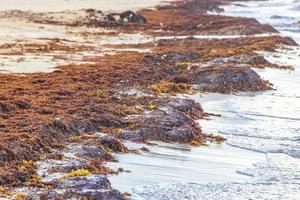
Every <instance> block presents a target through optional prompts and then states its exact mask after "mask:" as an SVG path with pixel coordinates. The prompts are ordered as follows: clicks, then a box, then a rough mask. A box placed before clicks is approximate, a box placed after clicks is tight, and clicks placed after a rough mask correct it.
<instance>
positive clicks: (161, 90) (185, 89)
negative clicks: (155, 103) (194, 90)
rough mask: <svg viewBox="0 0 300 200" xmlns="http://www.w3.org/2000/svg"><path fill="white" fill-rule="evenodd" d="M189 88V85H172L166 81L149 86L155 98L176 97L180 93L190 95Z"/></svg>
mask: <svg viewBox="0 0 300 200" xmlns="http://www.w3.org/2000/svg"><path fill="white" fill-rule="evenodd" d="M190 88H191V87H190V85H189V84H186V83H172V82H167V81H160V82H159V83H157V84H154V85H151V86H150V90H151V91H152V92H153V93H154V94H155V95H156V96H159V95H161V94H171V95H176V94H180V93H190V92H191V90H190Z"/></svg>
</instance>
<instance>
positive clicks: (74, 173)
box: [61, 169, 92, 179]
mask: <svg viewBox="0 0 300 200" xmlns="http://www.w3.org/2000/svg"><path fill="white" fill-rule="evenodd" d="M91 174H92V173H91V172H90V171H89V170H87V169H77V170H72V171H71V172H70V173H67V174H65V175H63V176H62V177H61V179H68V178H71V177H80V176H89V175H91Z"/></svg>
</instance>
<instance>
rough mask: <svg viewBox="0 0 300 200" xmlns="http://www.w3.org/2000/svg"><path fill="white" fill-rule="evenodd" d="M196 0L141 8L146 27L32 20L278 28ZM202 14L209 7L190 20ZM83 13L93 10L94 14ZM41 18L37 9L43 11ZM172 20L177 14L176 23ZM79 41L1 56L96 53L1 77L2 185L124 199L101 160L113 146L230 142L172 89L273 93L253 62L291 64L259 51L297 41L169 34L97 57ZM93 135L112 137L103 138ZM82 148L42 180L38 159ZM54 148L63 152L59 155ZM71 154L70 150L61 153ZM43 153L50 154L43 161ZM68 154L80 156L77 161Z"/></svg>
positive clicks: (173, 30) (189, 29) (179, 28)
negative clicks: (209, 129) (211, 131)
mask: <svg viewBox="0 0 300 200" xmlns="http://www.w3.org/2000/svg"><path fill="white" fill-rule="evenodd" d="M189 3H191V4H189ZM194 3H195V4H194ZM198 3H199V1H192V2H188V3H180V2H179V3H176V4H173V5H172V6H161V7H158V8H157V9H156V10H152V9H151V10H147V9H146V10H140V11H138V12H137V15H140V16H143V17H144V18H146V19H147V23H146V24H144V23H142V24H140V23H136V22H132V23H127V22H118V21H114V22H113V23H112V22H111V21H110V22H109V23H107V21H104V22H103V21H92V22H91V21H86V22H85V21H84V23H83V24H78V23H77V22H75V25H74V24H72V23H71V25H70V24H68V22H67V23H66V22H61V21H49V20H48V19H51V18H48V16H47V14H46V15H45V19H43V20H42V21H34V22H33V23H38V24H41V25H42V24H45V23H46V24H48V23H49V24H55V26H58V27H60V26H63V27H64V26H71V27H73V28H75V29H76V28H77V27H79V28H80V27H82V26H89V25H91V26H92V27H95V26H99V25H100V27H104V28H108V27H109V28H110V29H113V30H114V31H116V32H117V33H120V32H125V33H129V34H131V33H134V32H139V33H143V34H146V35H150V36H157V35H160V36H169V35H198V34H219V35H230V34H233V33H234V34H239V35H242V34H248V35H253V34H260V33H269V32H276V31H275V29H273V28H272V27H270V26H266V25H261V24H259V23H258V22H257V21H256V20H253V19H245V18H240V17H238V18H235V17H225V18H224V17H222V16H211V15H206V14H204V13H205V9H207V10H209V9H211V8H212V9H217V8H218V7H215V6H216V4H218V3H220V2H219V1H216V2H213V3H211V4H210V3H208V2H206V4H205V3H203V2H202V1H200V3H199V4H198ZM195 5H196V7H195ZM210 6H212V7H210ZM191 8H192V9H191ZM195 8H196V9H195ZM203 8H204V10H203ZM199 11H202V13H201V12H200V13H201V14H197V15H195V16H193V17H191V15H193V14H195V12H197V13H198V12H199ZM85 12H87V13H88V16H90V15H92V16H94V15H95V13H96V11H85ZM25 14H26V13H25ZM22 15H24V13H23V14H22ZM39 16H40V15H39V14H38V15H37V17H39ZM17 17H18V16H17ZM170 18H176V19H178V20H176V21H172V23H169V19H170ZM220 18H221V19H220ZM101 20H102V19H101ZM105 20H106V19H105ZM200 22H201V23H200ZM199 23H200V24H201V26H199ZM161 24H162V25H161ZM97 34H99V33H97ZM102 34H103V33H102ZM100 35H101V33H100ZM105 35H106V34H105ZM98 36H99V35H98ZM93 37H94V35H92V38H93ZM91 40H92V39H91ZM21 43H22V42H21ZM71 44H72V45H70V44H69V43H68V41H67V42H66V41H64V40H63V39H58V38H55V39H46V42H45V43H43V44H40V43H38V42H31V41H30V40H29V43H24V44H23V45H22V49H21V50H22V51H20V49H18V48H16V49H13V48H12V44H10V45H7V44H6V47H7V49H8V51H7V52H4V53H3V54H4V55H7V56H9V55H26V54H27V53H33V54H36V53H42V54H43V53H52V52H54V51H63V52H66V53H67V54H70V53H71V54H76V53H78V52H81V53H85V52H93V51H94V52H95V53H94V54H92V56H86V57H84V56H83V57H82V60H81V61H82V62H83V63H84V64H77V65H76V64H68V65H65V66H60V67H59V68H58V69H57V70H55V71H54V72H52V73H46V74H45V73H33V74H26V75H25V76H16V75H14V74H1V75H0V80H1V82H2V83H1V86H0V92H1V93H0V94H1V95H0V97H1V102H0V114H1V121H0V122H1V126H0V127H1V134H2V135H3V136H2V135H1V136H2V137H1V143H2V146H1V160H0V161H1V166H0V170H1V172H5V173H1V177H0V183H1V185H3V186H5V187H6V186H13V187H15V186H25V187H26V186H30V187H33V188H35V189H34V190H32V193H30V191H29V194H28V195H29V196H30V195H43V196H45V195H46V196H47V195H50V196H49V197H50V199H51V198H53V197H54V196H53V195H58V196H60V195H67V196H68V195H69V196H71V197H83V196H89V197H91V198H96V197H97V195H98V197H99V195H100V196H101V195H102V197H103V199H105V198H110V196H111V195H116V198H119V199H122V198H125V197H124V196H122V194H120V193H119V192H118V191H116V190H113V189H112V188H111V186H110V184H109V181H108V180H107V179H106V177H105V176H102V175H103V174H104V175H106V174H108V173H116V172H114V171H111V170H110V169H108V168H106V167H104V165H103V164H104V163H105V162H107V161H111V160H114V158H113V157H112V156H111V154H110V153H111V152H122V153H128V152H130V151H129V150H128V149H127V148H126V147H125V146H124V145H123V144H122V141H123V140H133V141H138V142H142V143H147V142H148V140H158V141H165V142H180V143H187V144H191V145H200V146H201V145H205V142H206V141H214V142H221V141H223V140H224V138H222V137H218V136H211V135H206V134H205V133H203V132H202V130H201V127H200V126H199V125H198V124H197V123H196V122H195V120H197V119H201V118H207V117H208V116H207V113H205V112H204V111H203V109H202V108H201V105H200V104H198V103H196V102H195V101H193V100H189V99H185V100H182V99H181V100H180V99H176V98H174V95H176V94H179V93H193V92H219V93H229V94H232V93H236V92H241V91H263V90H269V89H271V88H272V85H271V84H270V83H269V82H268V81H266V80H263V79H261V78H260V76H259V75H258V74H257V73H256V72H254V71H253V70H252V69H251V68H250V67H257V68H264V67H273V68H286V67H284V66H278V65H274V64H271V63H269V62H268V61H266V60H265V59H264V58H263V57H262V56H260V55H258V54H257V53H256V51H271V52H272V51H275V50H276V48H279V47H280V45H296V43H294V41H293V40H292V39H289V38H284V37H281V36H270V37H267V36H266V37H246V38H243V39H241V38H230V39H197V38H193V37H191V38H181V39H178V38H177V39H176V38H175V39H169V40H163V39H162V40H158V41H154V42H146V43H144V44H139V43H137V44H117V45H105V47H106V48H112V49H113V48H115V52H116V55H114V54H112V55H102V56H96V54H98V53H99V52H101V50H99V49H95V48H94V46H93V45H92V46H90V45H87V44H77V43H76V41H71ZM130 48H131V49H141V50H143V49H146V48H149V49H151V50H150V52H146V53H143V52H124V51H122V49H125V50H126V49H130ZM120 50H121V51H120ZM116 58H117V59H116ZM63 59H65V58H63ZM216 65H217V66H216ZM286 69H290V68H286ZM211 80H213V81H211ZM128 91H131V93H128ZM24 119H26V120H24ZM95 132H101V133H105V134H107V135H100V136H99V135H95V134H94V133H95ZM74 144H76V145H80V146H82V148H79V149H75V150H76V152H75V154H74V155H75V158H76V159H77V157H78V155H80V157H81V158H80V159H79V160H78V161H79V162H78V163H75V164H74V163H68V164H71V165H70V166H68V167H62V169H60V168H59V165H58V166H56V165H54V166H53V168H55V170H58V172H60V173H62V174H65V175H63V176H68V178H61V177H58V178H56V179H54V180H55V181H54V182H53V181H52V180H51V181H50V182H45V181H43V179H44V177H41V176H40V175H38V174H36V170H37V169H38V165H37V164H36V162H35V161H38V160H45V161H47V160H49V159H50V160H51V159H52V160H54V161H55V160H56V161H58V163H59V161H60V160H62V159H63V158H64V157H65V158H67V157H66V155H69V154H68V153H69V152H68V151H69V150H70V148H68V147H69V146H70V145H71V146H72V145H74ZM52 148H54V149H58V151H57V150H55V151H53V150H52ZM59 149H60V150H59ZM64 151H65V152H66V154H64V153H61V152H64ZM134 152H135V153H138V151H134ZM45 153H46V154H47V156H46V157H39V156H40V155H43V154H45ZM95 156H96V157H97V159H96V160H95V159H94V158H95ZM68 159H69V160H72V159H74V157H70V158H67V160H68ZM56 161H55V162H56ZM16 162H17V163H16ZM55 162H54V163H55ZM57 167H58V168H57ZM88 168H89V169H88ZM49 170H50V169H49ZM80 170H83V171H80ZM121 171H122V169H120V172H121ZM80 172H81V173H82V174H80ZM72 173H73V174H72ZM84 174H86V175H87V176H86V175H84ZM90 174H93V175H91V177H92V179H89V178H90V177H89V175H90ZM17 177H19V178H17ZM82 180H84V181H86V182H88V184H87V185H85V186H87V187H91V188H93V187H94V185H93V184H95V183H93V181H95V180H96V182H97V183H100V186H101V187H103V188H104V189H107V190H108V192H104V193H103V192H99V191H97V190H99V189H103V188H96V189H95V188H94V189H91V188H88V190H92V191H89V192H86V191H78V189H79V188H80V187H82V185H80V181H82ZM89 184H90V185H89ZM63 187H69V189H70V191H63V194H60V193H56V192H55V190H60V189H61V188H63ZM45 188H47V189H45ZM1 191H2V190H0V193H2V192H1ZM60 192H61V191H60ZM53 193H54V194H53ZM4 194H5V193H4ZM51 195H52V196H51Z"/></svg>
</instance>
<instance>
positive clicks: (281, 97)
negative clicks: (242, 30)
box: [111, 0, 300, 200]
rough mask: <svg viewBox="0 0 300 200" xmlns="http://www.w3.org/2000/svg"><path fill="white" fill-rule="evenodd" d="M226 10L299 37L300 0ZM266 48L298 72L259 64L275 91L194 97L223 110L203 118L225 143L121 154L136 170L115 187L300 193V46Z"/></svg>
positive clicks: (198, 199) (146, 194) (208, 194)
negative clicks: (274, 50) (277, 48)
mask: <svg viewBox="0 0 300 200" xmlns="http://www.w3.org/2000/svg"><path fill="white" fill-rule="evenodd" d="M224 9H225V13H223V14H226V15H231V16H245V17H255V18H256V19H257V20H259V21H260V22H262V23H268V24H271V25H273V26H274V27H275V28H277V29H278V30H279V31H280V32H281V34H282V35H285V36H290V37H293V38H294V40H295V41H296V42H298V43H300V32H299V31H300V30H299V27H300V24H298V23H297V21H298V20H299V19H300V12H299V11H300V1H297V0H269V1H268V0H267V1H243V2H236V5H231V6H227V7H224ZM260 53H261V54H262V55H264V56H265V58H266V59H268V60H269V61H271V62H273V63H277V64H285V65H292V66H294V67H295V71H284V70H276V69H256V71H257V72H258V73H259V74H260V75H261V76H262V77H263V78H265V79H266V80H270V81H271V82H272V83H273V84H274V88H275V90H272V91H268V92H260V93H240V94H236V95H220V94H206V95H195V96H192V98H194V99H195V100H196V101H198V102H200V103H201V104H202V106H203V107H204V109H205V110H206V111H207V112H212V113H216V114H221V117H215V118H213V119H212V120H201V121H199V123H200V124H201V126H202V127H203V129H204V130H205V131H206V132H210V133H218V134H221V135H223V136H224V137H226V138H227V141H226V142H225V144H222V145H217V146H215V145H213V146H210V147H205V148H199V149H198V148H196V149H194V148H191V150H190V152H189V153H187V152H186V151H183V152H182V151H181V150H178V149H176V148H175V147H179V146H180V145H176V144H173V145H172V146H173V148H172V151H167V149H165V148H163V147H161V146H160V145H158V147H152V148H153V149H151V150H152V151H151V153H148V154H147V153H142V155H139V156H137V157H136V156H134V157H132V158H130V155H129V156H128V155H119V159H120V166H122V165H123V166H124V168H125V169H126V168H128V169H129V170H132V173H129V174H125V175H124V174H121V175H120V176H114V177H111V181H112V184H113V186H114V187H116V188H119V189H121V190H126V191H128V190H131V191H129V192H131V193H132V196H131V199H133V200H183V199H186V200H202V199H209V200H211V199H213V200H214V199H215V200H235V199H236V200H244V199H245V200H250V199H259V200H261V199H265V200H277V199H278V200H279V199H286V200H298V199H300V48H299V47H289V48H288V49H286V48H284V49H282V50H278V51H277V52H276V53H268V52H260ZM190 98H191V97H190ZM179 149H180V148H179ZM166 151H167V153H166ZM191 155H193V156H191ZM163 159H164V160H163ZM124 164H125V165H124ZM164 167H165V168H164ZM134 170H136V171H134ZM178 177H179V178H178Z"/></svg>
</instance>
